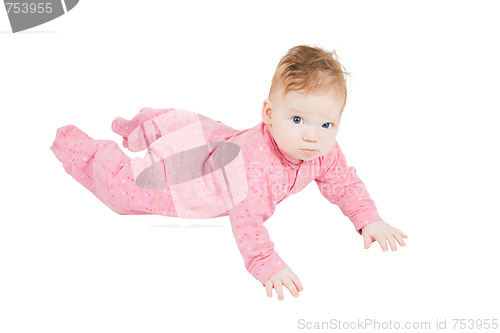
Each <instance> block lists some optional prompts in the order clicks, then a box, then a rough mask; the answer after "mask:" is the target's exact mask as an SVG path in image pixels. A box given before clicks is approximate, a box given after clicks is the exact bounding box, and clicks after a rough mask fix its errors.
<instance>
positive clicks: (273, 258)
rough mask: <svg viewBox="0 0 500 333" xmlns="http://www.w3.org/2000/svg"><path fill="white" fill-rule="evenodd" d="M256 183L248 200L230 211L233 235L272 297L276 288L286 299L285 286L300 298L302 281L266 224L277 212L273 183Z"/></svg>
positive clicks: (247, 262)
mask: <svg viewBox="0 0 500 333" xmlns="http://www.w3.org/2000/svg"><path fill="white" fill-rule="evenodd" d="M254 180H255V179H254ZM252 185H254V187H252V188H249V192H248V195H247V197H246V198H245V200H244V201H243V202H241V203H240V204H238V205H237V206H236V207H234V208H233V209H231V210H230V212H229V218H230V221H231V227H232V231H233V235H234V238H235V240H236V244H237V245H238V249H239V250H240V253H241V255H242V256H243V261H244V263H245V267H246V269H247V271H248V272H249V273H250V274H252V275H253V276H254V277H255V278H256V279H257V280H259V281H260V283H262V285H264V286H265V287H266V292H267V295H268V297H272V288H273V287H274V288H275V289H276V293H277V294H278V299H280V300H283V285H284V286H285V287H287V288H288V290H289V291H290V293H291V294H292V295H293V296H295V297H297V296H298V292H299V291H302V290H303V287H302V284H301V283H300V280H299V279H298V277H297V276H296V275H295V274H294V273H293V272H292V271H291V269H290V267H288V266H287V265H286V263H285V262H284V261H283V259H281V257H280V256H279V255H278V253H277V252H276V251H275V250H274V243H273V242H272V241H271V239H270V238H269V234H268V231H267V228H266V227H265V226H264V224H263V223H264V222H265V221H266V220H267V219H269V217H271V215H272V214H273V213H274V210H275V208H276V202H277V198H275V196H274V195H273V194H272V193H271V192H272V191H269V189H270V188H271V187H270V186H268V185H265V184H260V185H259V186H258V187H257V186H255V185H256V182H253V184H252Z"/></svg>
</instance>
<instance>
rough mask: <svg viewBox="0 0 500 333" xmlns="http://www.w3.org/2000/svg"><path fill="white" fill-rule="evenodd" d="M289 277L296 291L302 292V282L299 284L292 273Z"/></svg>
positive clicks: (296, 277)
mask: <svg viewBox="0 0 500 333" xmlns="http://www.w3.org/2000/svg"><path fill="white" fill-rule="evenodd" d="M291 276H292V282H293V284H295V286H296V287H297V290H298V291H303V290H304V287H303V286H302V282H300V280H299V277H298V276H297V275H296V274H295V273H293V272H292V274H291Z"/></svg>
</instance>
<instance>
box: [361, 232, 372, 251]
mask: <svg viewBox="0 0 500 333" xmlns="http://www.w3.org/2000/svg"><path fill="white" fill-rule="evenodd" d="M363 241H364V244H365V249H368V248H369V247H370V245H372V238H371V237H370V235H368V234H366V233H365V234H363Z"/></svg>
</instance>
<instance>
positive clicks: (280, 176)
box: [50, 108, 381, 285]
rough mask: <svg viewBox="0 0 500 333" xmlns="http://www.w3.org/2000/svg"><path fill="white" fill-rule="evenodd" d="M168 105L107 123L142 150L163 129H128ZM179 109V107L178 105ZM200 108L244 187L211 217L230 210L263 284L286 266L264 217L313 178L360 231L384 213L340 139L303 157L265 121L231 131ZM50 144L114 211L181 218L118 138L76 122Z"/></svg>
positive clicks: (209, 134)
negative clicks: (239, 162)
mask: <svg viewBox="0 0 500 333" xmlns="http://www.w3.org/2000/svg"><path fill="white" fill-rule="evenodd" d="M172 110H176V109H152V108H144V109H142V110H141V111H140V112H139V113H138V114H137V115H136V116H135V117H134V118H133V119H132V120H130V121H128V120H125V119H123V118H121V117H118V118H116V119H115V120H114V121H113V124H112V129H113V131H114V132H116V133H118V134H120V135H121V136H122V137H123V144H124V146H125V147H128V148H129V149H130V150H131V151H140V150H142V149H146V148H148V144H149V145H151V144H152V143H153V142H155V140H157V139H158V138H159V137H160V136H161V135H158V133H159V131H158V128H153V127H147V126H143V128H144V129H145V131H146V135H145V136H144V138H142V139H141V138H140V136H134V135H133V131H134V130H136V129H137V128H138V127H139V126H141V125H143V124H145V123H147V122H148V121H149V120H151V119H153V118H155V117H158V116H160V115H164V114H165V113H167V112H170V111H172ZM178 114H182V113H179V110H176V115H178ZM186 115H189V116H192V112H191V111H187V112H186ZM198 115H199V119H200V121H201V124H202V127H203V132H204V135H205V137H206V138H207V141H209V142H232V143H234V144H237V145H238V146H239V147H240V149H241V154H242V157H243V160H244V166H245V169H246V170H245V171H246V178H247V184H248V194H247V195H246V197H245V199H244V200H243V201H241V202H239V203H238V204H237V205H235V206H234V207H232V208H231V209H228V210H227V211H225V212H223V213H221V214H218V215H216V216H214V217H221V216H229V220H230V224H231V228H232V232H233V235H234V238H235V240H236V244H237V247H238V249H239V251H240V253H241V255H242V257H243V261H244V264H245V267H246V269H247V270H248V272H249V273H250V274H252V275H253V276H254V277H255V278H256V279H257V280H258V281H259V282H260V283H262V284H263V285H264V284H265V283H266V281H267V280H268V279H269V278H270V277H272V276H273V275H274V274H276V273H277V272H278V271H280V270H281V269H283V268H284V267H286V266H287V265H286V263H285V261H284V260H283V259H282V258H281V257H280V256H279V255H278V253H277V252H276V251H275V250H274V243H273V242H272V241H271V239H270V237H269V234H268V231H267V228H266V227H265V226H264V222H266V221H267V220H268V219H269V218H270V217H271V216H272V215H273V213H274V211H275V208H276V205H277V204H278V203H280V202H281V201H283V200H284V199H286V198H287V197H289V196H290V195H292V194H295V193H297V192H299V191H301V190H302V189H304V188H305V187H306V186H307V185H308V184H310V183H311V182H312V181H313V180H314V181H315V182H316V184H317V185H318V187H319V189H320V192H321V193H322V194H323V195H324V196H325V198H326V199H327V200H328V201H330V202H331V203H333V204H336V205H338V206H339V208H340V209H341V211H342V212H343V214H344V215H346V216H347V217H348V218H349V219H350V220H351V221H352V223H353V224H354V227H355V229H356V231H357V232H358V233H360V234H361V231H360V229H361V228H362V227H364V226H365V225H366V224H368V223H371V222H374V221H378V220H381V218H380V216H379V215H378V213H377V209H376V207H375V204H374V202H373V200H371V198H370V195H369V194H368V192H367V190H366V187H365V185H364V184H363V182H362V181H361V180H360V179H359V177H358V176H357V174H356V169H355V168H353V167H348V165H347V162H346V159H345V156H344V154H343V153H342V151H341V149H340V146H339V145H338V142H337V144H336V145H335V147H334V149H333V150H332V151H331V152H330V153H329V154H327V155H325V156H321V157H317V158H315V159H312V160H310V161H301V160H296V159H294V158H292V157H291V156H289V155H288V154H287V153H286V152H284V151H283V150H282V149H280V148H279V147H278V146H277V144H276V142H275V141H274V139H273V137H272V135H271V133H270V132H269V129H268V128H267V125H266V124H264V123H263V122H260V123H259V124H258V125H256V126H254V127H252V128H249V129H245V130H236V129H233V128H231V127H229V126H226V125H224V124H223V123H221V122H219V121H216V120H213V119H210V118H208V117H206V116H203V115H201V114H198ZM148 128H150V129H148ZM160 134H161V133H160ZM129 136H130V137H129ZM50 149H51V150H52V152H53V153H54V154H55V156H56V157H57V158H58V159H59V161H60V162H61V163H62V164H63V167H64V170H65V171H66V172H67V173H68V174H70V175H71V176H72V177H73V178H74V179H76V180H77V181H78V182H79V183H80V184H82V185H83V186H85V187H86V188H87V189H88V190H89V191H91V192H92V193H93V194H94V195H95V196H96V197H97V198H99V200H101V201H102V202H103V203H104V204H106V205H107V206H108V207H109V208H111V209H112V210H113V211H115V212H117V213H119V214H137V215H143V214H157V215H164V216H171V217H178V214H177V212H176V207H175V205H174V202H173V198H172V194H171V191H170V190H169V188H168V186H165V187H164V188H162V189H146V188H142V187H139V186H138V185H137V184H136V181H135V179H134V173H133V170H132V163H131V159H130V157H128V156H127V155H126V154H125V153H123V152H122V151H121V149H120V147H119V146H118V145H117V144H116V143H115V142H113V141H111V140H94V139H92V138H91V137H89V136H88V135H87V134H85V133H84V132H83V131H81V130H80V129H78V128H77V127H76V126H74V125H67V126H64V127H61V128H59V129H57V133H56V138H55V140H54V142H53V144H52V146H51V147H50ZM200 209H201V207H200Z"/></svg>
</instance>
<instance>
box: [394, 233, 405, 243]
mask: <svg viewBox="0 0 500 333" xmlns="http://www.w3.org/2000/svg"><path fill="white" fill-rule="evenodd" d="M394 237H396V239H397V241H398V243H399V245H401V246H406V243H405V241H404V240H403V238H402V237H401V235H400V234H398V233H395V234H394Z"/></svg>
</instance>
